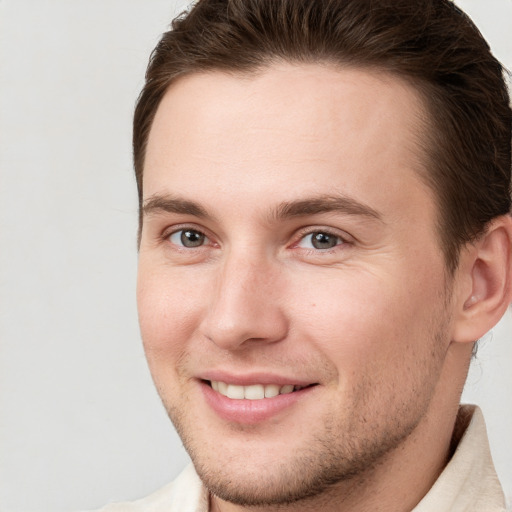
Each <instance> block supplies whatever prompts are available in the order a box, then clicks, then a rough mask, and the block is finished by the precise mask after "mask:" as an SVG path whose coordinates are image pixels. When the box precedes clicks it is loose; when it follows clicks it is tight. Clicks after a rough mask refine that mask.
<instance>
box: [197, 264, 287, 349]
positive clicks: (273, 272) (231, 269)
mask: <svg viewBox="0 0 512 512" xmlns="http://www.w3.org/2000/svg"><path fill="white" fill-rule="evenodd" d="M217 271H218V273H217V275H216V278H215V279H214V282H215V285H214V289H212V290H211V296H210V297H211V299H210V301H209V304H208V309H207V312H206V315H205V317H204V319H203V322H202V331H203V334H204V335H205V336H206V337H207V338H208V339H209V340H211V341H212V342H213V343H215V344H216V345H217V346H218V347H220V348H222V349H225V350H231V351H233V350H240V349H242V348H244V347H247V346H248V345H250V346H251V347H254V346H255V345H256V344H265V343H274V342H277V341H280V340H282V339H284V338H285V337H286V334H287V332H288V320H287V317H286V315H285V311H284V309H283V308H284V304H283V303H282V301H281V299H280V298H281V297H282V296H283V286H282V285H283V283H282V278H281V277H280V272H279V268H277V264H272V263H271V262H268V261H266V260H265V259H264V258H256V257H248V256H247V255H245V256H244V255H243V254H240V255H238V256H237V255H234V254H233V255H231V256H229V257H228V258H227V259H226V260H225V261H224V262H223V264H222V266H221V267H220V268H218V267H217Z"/></svg>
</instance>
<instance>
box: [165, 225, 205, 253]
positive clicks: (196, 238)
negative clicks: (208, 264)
mask: <svg viewBox="0 0 512 512" xmlns="http://www.w3.org/2000/svg"><path fill="white" fill-rule="evenodd" d="M206 240H207V238H206V235H205V234H204V233H201V232H200V231H197V230H195V229H180V230H179V231H175V232H174V233H172V234H171V235H170V236H169V241H170V242H171V243H173V244H175V245H180V246H182V247H187V248H189V249H193V248H195V247H201V246H202V245H204V243H205V241H206Z"/></svg>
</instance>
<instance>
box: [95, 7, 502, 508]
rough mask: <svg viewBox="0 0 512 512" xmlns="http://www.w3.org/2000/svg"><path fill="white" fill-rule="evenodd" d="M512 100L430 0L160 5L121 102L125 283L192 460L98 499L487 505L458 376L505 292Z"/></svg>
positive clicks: (479, 426)
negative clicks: (135, 201) (175, 10)
mask: <svg viewBox="0 0 512 512" xmlns="http://www.w3.org/2000/svg"><path fill="white" fill-rule="evenodd" d="M511 120H512V114H511V111H510V106H509V98H508V94H507V89H506V85H505V83H504V79H503V71H502V68H501V66H500V64H499V63H498V62H497V61H496V60H495V59H494V57H493V56H492V55H491V54H490V52H489V48H488V46H487V44H486V43H485V41H484V40H483V39H482V37H481V35H480V34H479V32H478V31H477V29H476V28H475V27H474V25H473V24H472V23H471V22H470V20H469V19H468V18H467V17H466V16H465V15H464V14H463V13H462V12H461V11H460V10H459V9H458V8H456V7H455V6H454V5H453V4H452V3H451V2H449V1H447V0H415V1H412V2H411V1H410V0H372V1H370V0H203V1H199V2H198V3H197V4H196V5H195V6H194V7H193V8H192V9H191V11H190V12H189V13H188V14H186V15H183V16H182V17H181V18H179V19H178V20H176V21H175V22H174V24H173V30H171V31H170V32H168V33H166V34H164V36H163V38H162V40H161V41H160V43H159V44H158V46H157V48H156V49H155V51H154V53H153V56H152V60H151V62H150V65H149V68H148V71H147V76H146V84H145V86H144V89H143V91H142V93H141V96H140V97H139V101H138V105H137V109H136V113H135V121H134V158H135V170H136V176H137V182H138V187H139V197H140V236H139V241H140V259H139V278H138V306H139V316H140V324H141V332H142V338H143V342H144V347H145V351H146V355H147V359H148V363H149V366H150V369H151V372H152V375H153V379H154V381H155V384H156V387H157V389H158V392H159V394H160V396H161V398H162V401H163V403H164V405H165V407H166V409H167V411H168V413H169V416H170V418H171V420H172V421H173V423H174V425H175V427H176V428H177V430H178V432H179V434H180V436H181V438H182V440H183V443H184V445H185V447H186V448H187V450H188V452H189V454H190V456H191V459H192V462H193V466H191V467H190V468H188V469H187V470H185V472H184V473H183V474H182V475H181V476H180V477H179V478H178V479H177V480H176V481H175V482H173V483H172V484H170V485H169V486H168V487H166V488H164V489H162V490H161V491H159V492H157V493H156V494H154V495H151V496H150V497H148V498H145V499H143V500H140V501H138V502H134V503H132V504H118V505H112V506H110V507H106V508H105V509H104V510H106V511H112V510H135V511H139V510H140V511H142V510H148V511H149V510H151V511H179V512H188V511H201V512H205V511H207V510H209V511H212V512H213V511H221V512H232V511H237V512H241V511H247V510H251V511H259V510H267V511H274V510H279V511H285V510H293V511H317V510H322V511H324V512H330V511H338V512H339V511H352V512H354V511H368V510H379V511H394V512H402V511H404V512H405V511H411V510H414V511H416V512H425V511H436V512H441V511H452V512H453V511H479V512H481V511H499V510H504V500H503V494H502V492H501V489H500V486H499V482H498V480H497V477H496V475H495V472H494V468H493V465H492V461H491V459H490V455H489V449H488V445H487V440H486V435H485V426H484V424H483V419H482V417H481V413H480V411H479V410H478V409H476V408H474V407H470V406H465V407H460V406H459V399H460V394H461V391H462V388H463V385H464V381H465V378H466V374H467V370H468V366H469V362H470V359H471V356H472V353H473V350H474V348H475V341H476V340H478V339H479V338H480V337H482V336H483V335H484V334H485V333H486V332H487V331H489V329H491V328H492V327H493V326H494V325H495V324H496V323H497V322H498V320H499V319H500V318H501V316H502V315H503V314H504V312H505V311H506V309H507V307H508V306H509V304H510V302H511V301H512V218H511V216H510V210H511V194H510V192H511V190H510V187H511V185H510V182H511V179H510V170H511V160H510V155H511V149H510V141H511Z"/></svg>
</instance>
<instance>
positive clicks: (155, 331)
mask: <svg viewBox="0 0 512 512" xmlns="http://www.w3.org/2000/svg"><path fill="white" fill-rule="evenodd" d="M203 297H204V293H203V290H202V288H201V287H199V286H198V284H197V283H194V282H193V281H192V282H187V280H186V278H185V277H184V276H183V275H181V274H179V273H175V272H174V273H173V272H169V271H168V270H166V269H161V270H160V271H146V270H145V268H144V266H143V265H140V266H139V273H138V283H137V308H138V314H139V324H140V330H141V335H142V341H143V344H144V350H145V352H146V357H147V359H148V362H149V364H150V366H153V365H155V364H157V363H158V362H159V361H162V362H164V361H165V362H167V363H172V362H173V361H177V360H179V358H180V357H181V356H182V355H183V353H184V351H185V349H186V345H187V341H188V340H190V338H191V337H192V335H193V333H194V330H195V328H196V327H197V325H198V323H199V320H200V317H201V311H202V300H203V299H202V298H203Z"/></svg>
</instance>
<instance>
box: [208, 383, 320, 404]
mask: <svg viewBox="0 0 512 512" xmlns="http://www.w3.org/2000/svg"><path fill="white" fill-rule="evenodd" d="M205 382H206V383H207V384H209V385H210V386H211V387H212V388H213V390H214V391H217V392H218V393H219V394H221V395H223V396H225V397H227V398H231V399H234V400H263V399H264V398H273V397H275V396H279V395H287V394H289V393H294V392H295V391H300V390H301V389H305V388H309V387H312V386H316V384H309V385H306V386H299V385H293V384H286V385H284V386H279V385H278V384H265V385H263V384H251V385H249V386H238V385H236V384H227V383H226V382H221V381H216V380H211V381H205Z"/></svg>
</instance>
